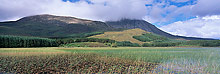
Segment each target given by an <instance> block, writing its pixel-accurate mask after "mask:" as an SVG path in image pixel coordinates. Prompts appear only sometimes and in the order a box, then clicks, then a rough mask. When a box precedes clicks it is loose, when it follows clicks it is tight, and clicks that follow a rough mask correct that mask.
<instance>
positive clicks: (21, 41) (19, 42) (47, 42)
mask: <svg viewBox="0 0 220 74" xmlns="http://www.w3.org/2000/svg"><path fill="white" fill-rule="evenodd" d="M56 46H58V45H57V43H56V40H53V39H48V38H38V37H25V36H9V35H2V36H0V47H1V48H16V47H56Z"/></svg>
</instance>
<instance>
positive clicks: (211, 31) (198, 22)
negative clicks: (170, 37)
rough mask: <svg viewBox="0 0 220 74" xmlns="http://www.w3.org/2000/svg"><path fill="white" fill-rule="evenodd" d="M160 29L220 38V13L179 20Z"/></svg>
mask: <svg viewBox="0 0 220 74" xmlns="http://www.w3.org/2000/svg"><path fill="white" fill-rule="evenodd" d="M160 29H162V30H164V31H167V32H168V33H171V34H174V35H181V36H189V37H203V38H217V39H220V15H213V16H206V17H197V18H194V19H191V20H187V21H178V22H175V23H172V24H169V25H166V26H163V27H161V28H160Z"/></svg>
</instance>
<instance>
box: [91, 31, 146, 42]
mask: <svg viewBox="0 0 220 74" xmlns="http://www.w3.org/2000/svg"><path fill="white" fill-rule="evenodd" d="M145 33H149V32H146V31H144V30H142V29H138V28H137V29H129V30H124V31H116V32H105V33H104V34H100V35H95V36H91V37H89V38H102V39H111V40H115V41H120V42H121V41H130V42H132V43H138V44H143V43H144V42H142V41H139V40H137V39H134V38H133V36H139V35H142V34H145Z"/></svg>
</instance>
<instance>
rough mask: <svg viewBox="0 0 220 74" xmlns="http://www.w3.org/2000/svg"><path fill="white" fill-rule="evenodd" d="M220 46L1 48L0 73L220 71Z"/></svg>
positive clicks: (205, 73) (153, 73)
mask: <svg viewBox="0 0 220 74" xmlns="http://www.w3.org/2000/svg"><path fill="white" fill-rule="evenodd" d="M219 63H220V48H196V47H195V48H179V47H150V48H144V47H119V48H108V47H102V48H91V47H88V48H56V47H54V48H0V73H43V72H44V73H60V72H61V73H150V74H157V73H181V74H182V73H187V74H189V73H197V74H201V73H202V74H207V73H209V74H216V73H220V64H219Z"/></svg>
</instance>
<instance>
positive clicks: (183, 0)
mask: <svg viewBox="0 0 220 74" xmlns="http://www.w3.org/2000/svg"><path fill="white" fill-rule="evenodd" d="M171 1H173V2H178V3H179V2H187V1H189V0H171Z"/></svg>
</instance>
